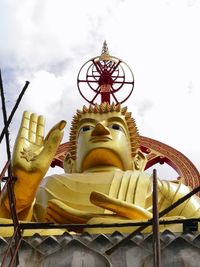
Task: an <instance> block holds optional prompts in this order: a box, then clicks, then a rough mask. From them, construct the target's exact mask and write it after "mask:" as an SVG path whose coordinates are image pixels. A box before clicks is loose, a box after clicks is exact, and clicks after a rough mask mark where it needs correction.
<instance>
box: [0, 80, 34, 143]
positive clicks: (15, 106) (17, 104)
mask: <svg viewBox="0 0 200 267" xmlns="http://www.w3.org/2000/svg"><path fill="white" fill-rule="evenodd" d="M28 85H29V82H28V81H26V83H25V85H24V87H23V89H22V91H21V93H20V94H19V97H18V98H17V101H16V103H15V105H14V107H13V109H12V111H11V113H10V116H9V118H8V120H7V122H6V125H5V126H4V128H3V130H2V132H1V135H0V143H1V141H2V139H3V137H4V135H5V133H6V131H7V129H8V127H9V125H10V123H11V121H12V119H13V116H14V114H15V112H16V110H17V108H18V106H19V103H20V101H21V100H22V97H23V95H24V93H25V91H26V89H27V87H28ZM1 86H2V81H1Z"/></svg>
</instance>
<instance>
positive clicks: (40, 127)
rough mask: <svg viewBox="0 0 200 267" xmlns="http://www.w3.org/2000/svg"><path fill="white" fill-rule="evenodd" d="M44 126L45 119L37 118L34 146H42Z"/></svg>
mask: <svg viewBox="0 0 200 267" xmlns="http://www.w3.org/2000/svg"><path fill="white" fill-rule="evenodd" d="M44 125H45V118H44V117H43V116H39V117H38V122H37V129H36V144H37V145H42V144H43V141H44Z"/></svg>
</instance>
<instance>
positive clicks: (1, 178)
mask: <svg viewBox="0 0 200 267" xmlns="http://www.w3.org/2000/svg"><path fill="white" fill-rule="evenodd" d="M9 165H10V160H9V161H7V162H6V164H5V166H4V167H3V170H2V172H1V174H0V195H1V192H2V191H3V189H4V187H3V189H1V182H2V181H3V178H4V176H5V173H6V171H7V169H8V166H9ZM6 184H7V183H6Z"/></svg>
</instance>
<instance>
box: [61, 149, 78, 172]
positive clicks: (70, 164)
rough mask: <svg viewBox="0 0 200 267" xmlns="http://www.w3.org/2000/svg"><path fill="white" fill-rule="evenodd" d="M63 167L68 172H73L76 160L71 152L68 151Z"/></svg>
mask: <svg viewBox="0 0 200 267" xmlns="http://www.w3.org/2000/svg"><path fill="white" fill-rule="evenodd" d="M63 167H64V170H65V172H66V173H73V172H74V167H75V160H74V159H72V157H71V154H70V153H67V155H66V158H65V160H64V162H63Z"/></svg>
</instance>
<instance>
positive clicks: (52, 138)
mask: <svg viewBox="0 0 200 267" xmlns="http://www.w3.org/2000/svg"><path fill="white" fill-rule="evenodd" d="M65 125H66V121H60V122H59V123H58V124H56V125H55V126H54V127H53V128H52V129H51V130H50V132H49V133H48V135H47V137H46V138H45V141H44V149H43V150H42V152H41V154H40V157H45V158H49V159H50V160H52V159H53V157H54V155H55V153H56V151H57V149H58V146H59V145H60V142H61V140H62V138H63V134H64V131H63V129H64V128H65Z"/></svg>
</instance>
